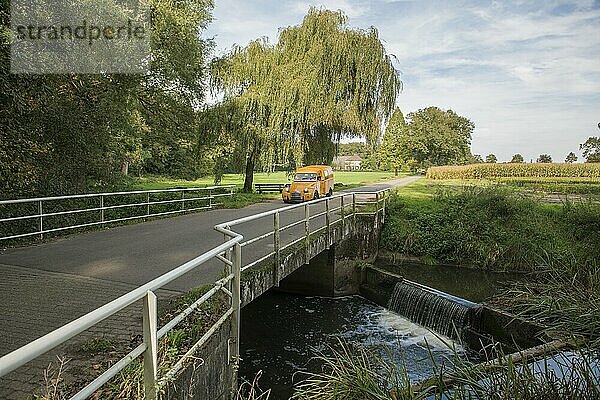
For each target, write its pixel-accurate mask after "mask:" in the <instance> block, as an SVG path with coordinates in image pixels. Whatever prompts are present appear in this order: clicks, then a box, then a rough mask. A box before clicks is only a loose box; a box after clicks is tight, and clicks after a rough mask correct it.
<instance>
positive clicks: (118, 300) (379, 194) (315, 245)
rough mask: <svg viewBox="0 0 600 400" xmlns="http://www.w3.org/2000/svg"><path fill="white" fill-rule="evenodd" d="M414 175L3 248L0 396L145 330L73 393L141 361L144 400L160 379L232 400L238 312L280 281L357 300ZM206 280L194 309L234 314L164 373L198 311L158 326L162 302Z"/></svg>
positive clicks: (168, 389) (21, 391) (188, 394)
mask: <svg viewBox="0 0 600 400" xmlns="http://www.w3.org/2000/svg"><path fill="white" fill-rule="evenodd" d="M414 179H416V178H405V179H402V180H398V181H393V182H390V183H388V184H383V185H377V186H371V187H364V188H359V189H357V190H355V191H354V192H352V193H341V194H338V195H336V196H333V197H331V198H325V199H320V200H318V201H314V202H311V203H306V204H302V205H298V206H291V207H290V206H287V207H282V205H281V203H273V202H271V203H261V204H256V205H253V206H251V207H247V208H244V209H241V210H212V211H207V212H203V213H199V214H189V215H185V216H180V217H176V218H170V219H163V220H157V221H152V222H148V223H143V224H138V225H131V226H124V227H119V228H113V229H110V230H106V231H101V232H93V233H89V234H85V235H79V236H74V237H70V238H66V239H61V240H58V241H56V242H52V243H48V244H44V245H40V246H35V247H32V248H21V249H11V250H7V251H4V252H3V253H2V254H1V255H0V270H1V271H2V274H3V277H4V279H3V280H2V282H0V285H1V289H0V296H1V298H0V301H2V302H3V304H4V307H2V315H1V316H0V317H1V318H2V319H3V324H2V328H1V329H0V330H1V332H0V333H1V335H0V337H1V339H0V355H2V358H0V377H1V378H0V397H2V398H7V399H11V398H15V399H16V398H23V397H26V395H28V394H30V393H31V392H32V391H33V390H34V389H36V386H37V384H38V382H39V381H40V378H41V377H42V376H43V375H42V370H43V369H44V367H45V366H46V365H47V363H48V362H49V360H52V358H53V357H54V355H55V354H57V353H67V354H68V353H69V351H71V350H72V349H73V348H74V346H75V345H76V344H81V343H82V342H84V341H86V340H89V338H96V337H99V336H101V337H109V338H111V339H112V338H117V339H120V340H123V341H126V340H130V339H131V337H132V336H135V335H140V334H141V335H142V336H143V341H142V343H141V344H139V345H138V346H137V347H135V348H134V349H133V350H132V351H131V353H130V355H129V358H127V357H126V358H124V359H123V360H125V361H123V360H121V361H120V362H118V363H117V364H116V367H113V368H111V369H109V370H108V371H106V372H104V373H103V374H102V375H100V377H99V378H98V379H96V380H95V381H94V382H93V383H92V384H91V386H87V387H86V389H85V390H84V391H83V392H82V393H81V396H80V397H77V398H85V397H86V396H87V395H89V394H90V393H93V391H94V390H96V389H97V388H98V387H100V386H101V384H102V383H104V382H106V381H107V380H108V379H110V377H112V376H114V375H115V374H116V373H117V372H118V370H119V369H122V368H123V367H125V366H126V365H127V364H128V363H129V362H130V361H131V359H133V358H135V357H137V356H142V355H143V358H144V367H145V383H146V390H147V396H146V397H147V398H152V397H153V396H155V394H156V390H155V388H156V386H157V384H159V385H161V386H162V388H163V392H165V393H166V396H167V397H168V398H182V397H185V398H198V399H204V398H211V399H213V398H227V397H228V396H229V393H230V390H229V389H230V388H231V387H232V385H234V382H235V373H236V366H237V362H238V359H237V355H238V346H239V340H238V338H239V313H240V307H241V306H242V305H244V304H247V303H248V302H250V301H252V299H254V298H256V297H257V296H260V294H262V293H264V292H265V291H267V290H269V289H270V288H271V287H274V286H275V287H279V288H280V290H288V291H293V292H302V293H310V294H323V295H338V294H349V293H355V292H356V288H357V285H358V281H359V280H360V276H359V275H358V270H357V269H356V268H355V266H356V261H357V260H360V259H362V258H364V257H369V256H370V255H372V254H373V252H374V251H376V244H377V237H378V236H377V235H378V229H379V228H380V227H381V225H382V223H383V222H384V215H385V202H386V200H385V196H386V194H385V189H387V188H389V187H391V186H396V185H402V184H406V183H409V182H412V181H413V180H414ZM221 221H229V222H225V223H223V222H221ZM213 226H215V227H216V229H217V231H218V232H219V233H220V234H222V235H218V234H215V232H214V231H213V230H212V229H213ZM203 252H204V253H203ZM199 253H203V254H202V255H201V256H197V254H199ZM188 260H190V261H188ZM177 265H179V267H177ZM223 266H225V273H223ZM207 283H209V284H211V285H212V289H211V290H210V291H209V292H208V293H207V294H206V295H204V296H202V298H201V299H200V300H201V301H199V302H196V303H195V307H198V306H199V305H201V304H202V303H203V302H204V301H207V300H208V299H209V298H210V297H211V296H214V295H215V294H217V293H226V294H227V295H228V298H229V299H230V307H229V308H228V309H227V310H226V312H225V313H224V314H223V315H222V316H221V318H220V319H219V320H218V321H217V323H216V324H214V325H213V326H212V327H211V328H210V329H209V332H208V333H209V334H207V335H205V337H203V338H202V339H201V340H200V341H199V342H198V343H197V345H196V346H195V348H194V353H190V354H188V355H186V356H184V359H182V360H181V362H180V363H178V364H177V365H175V367H174V368H173V369H171V371H169V372H168V373H167V374H166V377H167V378H168V379H164V378H165V377H164V376H163V377H157V374H156V369H157V360H156V353H157V350H156V343H157V341H158V339H159V338H160V337H161V336H164V335H165V334H166V333H167V332H168V331H169V330H170V329H172V328H173V327H174V326H175V324H176V323H178V322H179V321H180V320H181V319H183V318H184V317H185V316H186V315H187V314H189V313H190V312H191V311H188V312H187V314H186V315H180V316H176V317H175V318H174V319H173V320H172V323H170V324H167V326H163V327H161V328H160V329H159V327H158V326H157V323H156V308H157V300H156V297H157V296H158V299H159V300H161V299H168V298H171V297H173V296H176V295H179V294H181V293H183V292H186V291H187V290H189V289H191V288H194V287H198V286H200V285H203V284H207ZM160 304H162V303H160V302H159V305H160ZM183 314H185V312H184V313H183ZM140 322H142V323H141V324H140ZM140 325H141V326H140ZM68 339H70V340H68ZM32 341H33V342H32ZM42 354H43V355H42ZM30 360H33V361H30ZM193 360H196V361H193ZM198 360H201V361H198ZM119 363H120V364H119ZM77 367H78V368H83V367H82V366H79V365H77ZM88 369H89V367H88ZM100 372H102V371H100ZM83 375H86V376H90V377H92V378H96V376H97V375H98V373H96V372H93V371H92V372H91V373H89V372H88V373H85V374H83ZM215 377H218V379H215ZM161 378H163V379H162V380H161ZM182 388H186V391H185V395H184V393H183V392H181V389H182Z"/></svg>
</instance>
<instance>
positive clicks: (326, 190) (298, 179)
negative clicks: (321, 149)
mask: <svg viewBox="0 0 600 400" xmlns="http://www.w3.org/2000/svg"><path fill="white" fill-rule="evenodd" d="M332 194H333V168H331V167H330V166H329V165H309V166H308V167H302V168H298V169H297V170H296V174H295V175H294V181H293V182H292V183H291V184H287V185H285V187H284V188H283V192H281V197H282V198H283V201H284V202H286V203H300V202H303V201H309V200H314V199H318V198H319V197H323V196H331V195H332Z"/></svg>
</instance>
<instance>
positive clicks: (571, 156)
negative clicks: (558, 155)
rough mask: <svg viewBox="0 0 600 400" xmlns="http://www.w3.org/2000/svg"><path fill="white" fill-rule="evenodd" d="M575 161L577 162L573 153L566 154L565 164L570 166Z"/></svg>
mask: <svg viewBox="0 0 600 400" xmlns="http://www.w3.org/2000/svg"><path fill="white" fill-rule="evenodd" d="M575 161H577V156H576V155H575V153H573V152H570V153H569V154H567V158H565V162H566V163H569V164H572V163H574V162H575Z"/></svg>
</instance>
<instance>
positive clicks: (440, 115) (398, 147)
mask: <svg viewBox="0 0 600 400" xmlns="http://www.w3.org/2000/svg"><path fill="white" fill-rule="evenodd" d="M397 112H398V114H397V116H396V119H395V120H392V121H391V122H390V125H391V126H390V127H389V128H388V129H386V136H387V137H388V138H387V139H386V138H385V137H384V144H383V145H382V158H383V161H384V163H387V164H389V165H392V167H394V168H396V166H398V165H400V164H406V163H409V162H410V163H411V164H415V165H416V166H418V167H421V168H423V167H428V166H430V165H446V164H464V163H466V162H467V161H468V160H469V159H470V158H471V157H472V156H471V150H470V145H471V134H472V133H473V129H474V125H473V122H471V121H470V120H469V119H467V118H465V117H462V116H460V115H458V114H456V113H455V112H454V111H452V110H447V111H443V110H440V109H439V108H437V107H427V108H425V109H422V110H418V111H416V112H412V113H410V114H408V116H407V122H405V121H404V117H403V116H402V113H401V112H400V110H397ZM413 160H414V162H413Z"/></svg>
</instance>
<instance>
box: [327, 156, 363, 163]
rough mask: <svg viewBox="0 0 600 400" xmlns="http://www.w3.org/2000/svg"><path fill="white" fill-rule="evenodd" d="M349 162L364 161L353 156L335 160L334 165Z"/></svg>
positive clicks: (340, 157)
mask: <svg viewBox="0 0 600 400" xmlns="http://www.w3.org/2000/svg"><path fill="white" fill-rule="evenodd" d="M349 161H362V158H361V157H360V156H357V155H352V156H339V157H336V158H334V159H333V162H334V163H337V164H339V163H344V162H349Z"/></svg>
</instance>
